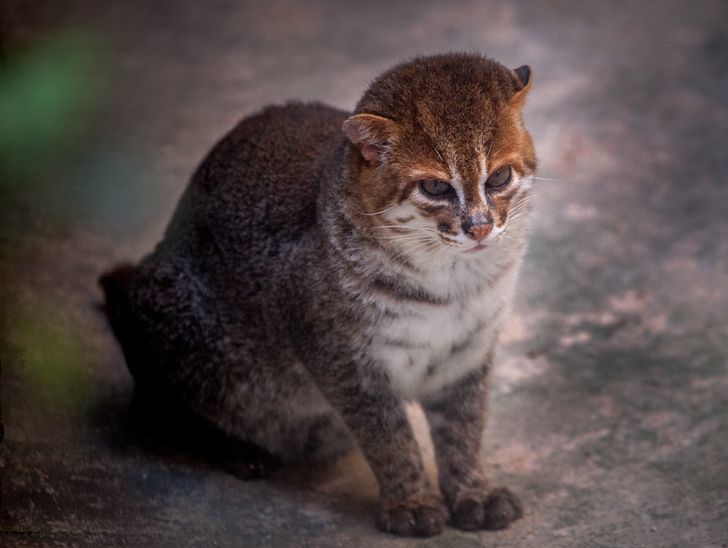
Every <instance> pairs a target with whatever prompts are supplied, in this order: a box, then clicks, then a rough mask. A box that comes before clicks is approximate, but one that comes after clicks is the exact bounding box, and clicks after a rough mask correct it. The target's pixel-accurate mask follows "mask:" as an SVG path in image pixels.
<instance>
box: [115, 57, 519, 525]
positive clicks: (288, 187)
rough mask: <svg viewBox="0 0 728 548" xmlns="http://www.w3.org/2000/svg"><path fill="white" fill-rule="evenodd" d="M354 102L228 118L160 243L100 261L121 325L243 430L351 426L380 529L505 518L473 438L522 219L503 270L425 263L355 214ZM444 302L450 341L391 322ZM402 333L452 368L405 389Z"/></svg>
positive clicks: (323, 441)
mask: <svg viewBox="0 0 728 548" xmlns="http://www.w3.org/2000/svg"><path fill="white" fill-rule="evenodd" d="M437 59H438V58H431V60H430V61H429V62H431V63H435V62H437ZM440 59H442V58H440ZM425 61H427V60H418V61H415V62H414V63H415V64H416V63H418V62H419V63H420V64H423V65H426V62H425ZM460 61H461V62H462V65H463V66H465V67H466V66H467V64H468V63H474V62H479V63H489V64H488V65H487V66H488V70H491V71H493V72H497V74H498V75H499V79H500V80H499V81H502V82H506V83H508V82H509V80H508V78H509V76H508V71H507V69H505V68H503V67H501V66H500V65H497V64H496V63H493V62H492V61H489V60H484V59H483V58H479V57H477V58H476V57H468V56H462V59H460ZM491 65H492V66H491ZM426 69H427V67H426V66H424V67H423V70H424V71H425V72H426V71H427V70H426ZM502 82H501V85H505V84H502ZM508 85H510V84H508ZM506 87H507V86H506ZM514 87H515V85H514ZM506 91H507V92H508V93H514V90H511V89H507V90H506ZM504 93H505V92H504ZM348 116H349V114H348V113H346V112H343V111H340V110H336V109H333V108H330V107H326V106H323V105H319V104H308V105H304V104H289V105H287V106H284V107H269V108H266V109H265V110H263V111H262V112H260V113H259V114H256V115H254V116H252V117H250V118H247V119H245V120H243V121H242V122H241V123H240V124H239V125H238V126H237V127H236V128H234V129H233V130H232V131H231V132H230V133H229V134H228V135H227V136H226V137H225V138H223V139H222V140H221V141H220V142H219V143H218V144H217V145H216V146H215V147H214V148H213V150H212V151H211V152H210V154H209V155H208V156H207V158H206V159H205V160H204V162H203V163H202V165H201V166H200V167H199V168H198V170H197V172H196V173H195V175H194V177H193V179H192V181H191V183H190V185H189V187H188V188H187V190H186V192H185V194H184V195H183V197H182V199H181V202H180V204H179V207H178V209H177V211H176V213H175V215H174V217H173V219H172V221H171V223H170V225H169V228H168V230H167V232H166V234H165V237H164V239H163V240H162V241H161V243H160V244H159V245H158V246H157V248H156V249H155V250H154V252H152V253H151V254H149V255H148V256H147V257H145V258H144V259H143V260H142V261H141V263H140V264H139V265H138V266H136V267H122V268H119V269H117V270H115V271H113V272H111V273H110V274H107V275H105V276H104V277H103V278H102V284H103V285H104V287H105V290H106V294H107V308H108V312H109V317H110V321H111V324H112V327H113V328H114V330H115V332H116V334H117V336H118V337H119V340H120V342H121V344H122V348H123V349H124V353H125V356H126V359H127V362H128V365H129V368H130V370H131V372H132V374H133V376H134V378H135V380H136V383H137V384H138V385H139V386H140V387H141V386H143V387H146V388H147V390H148V391H150V392H152V393H154V391H162V392H164V393H165V394H167V395H169V396H171V397H172V398H173V399H174V400H175V401H176V402H178V403H179V404H180V405H183V406H184V407H186V408H187V409H189V410H191V411H193V412H194V413H197V414H199V415H201V416H203V417H205V418H207V419H208V420H209V421H211V422H212V423H213V424H215V425H216V426H217V427H219V428H220V429H222V430H223V431H224V432H225V433H227V434H229V435H231V436H235V437H237V438H240V439H243V440H246V441H249V442H252V443H254V444H257V445H259V446H261V447H263V448H265V449H266V450H268V451H269V452H271V453H273V454H274V455H276V456H278V457H279V458H281V459H283V460H284V461H292V460H298V459H301V458H303V459H326V458H331V457H332V456H335V455H337V454H339V453H341V452H342V451H345V450H347V449H349V448H351V446H352V445H353V443H356V444H357V445H358V446H359V447H360V448H361V450H362V451H363V453H364V455H365V456H366V458H367V460H368V462H369V464H370V466H371V467H372V470H373V471H374V473H375V475H376V477H377V479H378V481H379V485H380V489H381V501H382V502H381V507H380V511H379V513H378V517H377V524H378V526H379V527H380V528H382V529H383V530H387V531H391V532H394V533H398V534H404V535H412V534H415V535H432V534H436V533H438V532H439V531H441V530H442V528H443V525H444V523H445V520H446V518H447V515H448V513H447V512H448V510H447V508H449V509H450V512H451V513H452V521H453V523H454V524H455V525H458V526H461V527H464V528H479V527H486V528H487V527H491V528H497V527H502V526H507V524H508V523H509V522H510V521H511V520H512V519H516V518H517V517H519V516H520V506H519V505H518V503H517V501H516V500H515V499H514V498H513V496H512V495H511V494H510V493H508V492H507V491H496V492H492V491H491V490H490V486H489V485H488V484H487V482H486V480H485V477H484V475H483V473H482V471H481V467H480V463H479V462H478V455H479V447H480V436H481V434H482V430H483V426H484V421H485V415H484V414H485V397H486V389H485V386H486V380H487V373H488V370H489V367H490V365H491V357H492V355H493V345H494V344H495V340H496V337H497V331H498V326H499V323H500V322H501V321H502V318H503V317H504V314H505V313H506V311H507V305H508V303H509V302H510V295H511V293H512V285H513V284H512V283H511V282H510V281H508V282H507V283H506V282H502V281H499V280H501V279H507V280H511V279H512V278H513V276H514V275H515V273H516V272H517V270H518V266H519V264H520V258H521V256H522V254H523V249H524V240H523V234H521V233H516V235H515V237H514V238H513V239H512V240H509V242H508V243H505V244H504V243H502V244H500V245H501V247H500V248H498V247H497V246H496V247H494V251H492V252H491V251H490V250H489V251H488V252H489V253H491V255H490V256H491V257H492V263H493V264H495V265H497V264H502V265H504V266H503V267H502V268H501V267H499V268H496V269H495V270H493V272H491V274H494V276H493V279H487V278H483V277H480V276H479V275H478V272H477V268H476V267H474V266H473V265H466V264H465V263H463V264H462V265H460V263H457V264H455V263H453V265H449V266H447V268H451V269H452V279H453V280H458V279H462V280H471V281H472V283H470V282H468V283H462V284H460V283H454V284H453V287H451V288H444V289H443V288H442V287H435V286H432V284H431V283H430V282H428V280H429V279H430V278H428V276H429V274H428V272H427V271H426V270H427V268H426V267H423V266H422V264H419V263H418V264H415V262H416V261H411V260H410V259H411V257H407V256H402V255H401V254H400V253H397V252H393V249H392V248H391V246H389V245H387V244H386V243H383V242H382V241H381V240H379V239H377V238H376V237H372V234H371V232H370V231H368V230H367V228H366V227H364V226H362V221H361V218H360V217H358V216H357V215H356V214H355V213H352V212H353V211H355V210H356V208H358V207H361V202H360V200H359V198H358V195H359V194H358V193H359V191H358V190H357V187H356V185H357V180H358V176H359V175H358V174H359V173H360V170H361V169H362V167H361V162H362V158H361V157H360V156H359V155H358V151H357V149H356V148H355V147H353V146H352V145H351V144H350V143H349V142H348V141H347V140H346V139H345V137H344V136H343V135H342V133H341V130H340V128H341V126H342V123H343V122H344V120H346V119H347V117H348ZM410 220H411V219H409V218H406V219H403V221H404V222H406V223H408V222H410ZM500 283H505V285H503V286H502V288H501V286H499V285H498V284H500ZM488 291H492V292H494V294H495V295H496V296H497V298H494V299H495V300H494V303H495V304H494V305H493V309H492V311H493V312H492V315H491V316H488V317H482V313H481V312H479V311H478V309H476V308H475V307H474V306H473V305H472V302H474V301H473V299H478V298H480V297H481V296H482V295H486V296H487V295H488V293H487V292H488ZM436 310H443V311H445V312H447V313H452V314H457V315H461V317H462V318H463V322H464V323H468V322H470V324H471V325H469V326H467V325H464V327H463V331H462V334H461V335H460V338H459V339H458V340H457V341H454V342H453V343H451V344H450V345H449V346H447V348H449V350H447V349H446V350H441V349H438V348H437V347H436V346H433V345H432V344H430V342H429V341H425V342H422V341H415V340H412V339H411V338H407V337H406V336H399V335H394V336H392V338H389V339H388V337H387V333H386V331H387V330H386V328H385V327H386V326H387V325H402V326H404V327H403V329H404V331H403V333H405V334H406V333H407V332H408V331H407V329H409V328H408V327H407V326H410V325H417V323H416V322H420V321H422V320H423V319H424V318H427V317H429V316H430V315H432V314H433V313H434V311H436ZM397 322H399V323H397ZM413 322H414V323H413ZM383 326H384V327H383ZM476 335H477V336H478V338H477V339H476V338H475V336H476ZM476 340H477V341H478V342H477V344H475V341H476ZM393 348H394V349H396V350H397V351H398V352H406V353H409V354H408V356H409V358H408V359H409V361H410V362H411V363H410V365H412V366H413V367H414V366H417V365H418V364H419V363H420V362H422V363H423V364H424V365H425V366H426V373H424V374H423V375H424V376H423V379H432V378H433V376H437V375H438V374H439V375H440V376H441V377H442V379H446V381H437V383H436V382H435V381H432V382H433V384H432V387H431V388H429V389H426V388H423V389H422V390H418V391H416V393H414V394H413V393H407V392H406V391H403V390H401V389H400V388H399V387H398V385H397V383H396V382H394V379H393V377H392V374H391V370H390V369H389V368H388V365H387V364H386V363H384V362H386V361H387V360H386V359H384V361H383V360H382V358H381V356H382V355H384V356H386V352H388V351H389V350H387V349H390V350H391V349H393ZM383 352H384V353H385V354H383ZM448 352H449V354H451V355H452V356H451V357H448V355H447V353H448ZM448 360H458V363H459V362H461V361H462V363H463V364H465V362H466V361H467V360H469V362H468V363H470V362H472V363H473V364H476V365H475V366H470V365H468V366H467V367H466V366H465V365H458V367H460V368H462V373H459V374H453V377H452V378H450V377H448V373H447V371H448V370H447V369H446V368H451V369H452V368H453V367H455V366H451V365H448V364H450V361H448ZM453 370H455V369H453ZM443 375H444V376H443ZM422 382H425V381H424V380H423V381H422ZM428 382H429V381H428ZM443 383H444V384H443ZM423 386H424V385H423ZM433 387H434V388H433ZM410 397H416V398H418V399H421V400H422V401H423V405H424V406H425V410H426V412H427V415H428V417H429V418H430V419H431V423H432V426H433V429H432V432H433V439H434V442H435V446H436V448H437V456H438V466H439V469H440V483H441V488H442V491H443V494H444V497H445V500H444V502H443V501H442V500H441V497H440V495H439V493H438V492H437V490H436V489H435V488H433V486H431V485H430V483H429V481H428V480H427V478H426V476H425V474H424V471H423V466H422V462H421V457H420V454H419V452H418V448H417V444H416V443H415V440H414V437H413V434H412V431H411V429H410V426H409V424H408V422H407V419H406V416H405V413H404V409H403V405H402V404H403V401H404V399H405V398H410ZM503 493H505V494H503ZM504 508H505V510H504ZM504 512H505V514H504Z"/></svg>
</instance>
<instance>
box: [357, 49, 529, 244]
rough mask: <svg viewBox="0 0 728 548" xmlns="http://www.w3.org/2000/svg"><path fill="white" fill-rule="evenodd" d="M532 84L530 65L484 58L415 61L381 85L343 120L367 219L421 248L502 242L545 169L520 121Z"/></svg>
mask: <svg viewBox="0 0 728 548" xmlns="http://www.w3.org/2000/svg"><path fill="white" fill-rule="evenodd" d="M530 86H531V71H530V69H529V67H527V66H522V67H519V68H517V69H515V70H510V69H508V68H506V67H504V66H503V65H501V64H499V63H496V62H495V61H493V60H491V59H488V58H487V57H483V56H481V55H475V54H447V55H438V56H433V57H421V58H416V59H414V60H413V61H410V62H407V63H404V64H401V65H398V66H395V67H394V68H392V69H391V70H389V71H388V72H386V73H384V74H383V75H382V76H380V77H379V78H378V79H377V80H375V81H374V83H373V84H372V85H371V86H370V88H369V89H368V90H367V91H366V92H365V94H364V96H363V97H362V99H361V101H360V102H359V104H358V105H357V107H356V110H355V113H354V115H353V116H351V117H350V118H348V119H347V120H346V121H345V122H344V124H343V131H344V134H345V135H346V137H347V138H348V139H349V141H350V142H351V163H350V171H351V173H352V174H353V177H352V180H353V183H354V187H355V188H354V189H353V190H354V194H355V196H357V197H358V202H359V204H358V208H359V210H360V213H361V215H362V217H361V222H363V223H365V224H366V225H368V226H367V229H371V231H372V233H373V234H375V235H376V237H381V235H382V234H383V233H385V232H391V233H392V234H388V235H387V237H388V238H389V239H390V240H391V241H392V242H399V243H400V244H401V245H404V246H405V247H407V248H409V250H410V251H412V252H414V251H415V250H416V249H419V250H421V251H423V252H427V253H432V252H434V251H435V250H439V249H440V248H442V247H443V246H444V247H447V248H448V249H449V250H452V251H455V252H458V253H460V252H469V253H476V252H477V251H479V250H481V249H484V248H486V247H488V246H490V245H493V244H495V243H496V242H497V241H499V240H500V239H501V237H502V236H505V231H506V227H507V226H509V220H510V221H511V224H514V223H515V220H516V219H517V218H518V217H519V216H521V215H522V214H523V209H524V208H522V207H521V206H523V205H524V204H525V201H526V200H527V198H528V188H529V186H530V182H531V177H532V175H533V173H534V170H535V168H536V158H535V154H534V150H533V144H532V142H531V138H530V136H529V135H528V133H527V131H526V130H525V128H524V126H523V122H522V117H521V109H522V107H523V104H524V101H525V98H526V94H527V93H528V90H529V89H530ZM377 229H381V230H377ZM400 236H401V237H400Z"/></svg>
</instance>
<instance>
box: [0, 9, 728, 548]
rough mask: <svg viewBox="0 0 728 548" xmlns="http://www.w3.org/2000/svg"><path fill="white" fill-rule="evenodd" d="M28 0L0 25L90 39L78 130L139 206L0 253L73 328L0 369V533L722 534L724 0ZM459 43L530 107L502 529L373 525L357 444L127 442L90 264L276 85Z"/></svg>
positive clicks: (171, 540) (118, 366) (498, 476)
mask: <svg viewBox="0 0 728 548" xmlns="http://www.w3.org/2000/svg"><path fill="white" fill-rule="evenodd" d="M35 4H36V5H35V6H34V7H33V8H29V7H27V6H26V5H24V4H23V3H22V2H19V1H17V0H13V1H11V2H9V3H8V4H6V7H5V8H4V10H5V13H4V16H5V23H4V26H5V30H6V32H9V33H10V34H11V35H13V36H16V37H20V38H23V39H25V38H27V37H28V36H33V35H34V34H39V33H42V32H43V31H44V29H48V28H54V27H56V26H58V25H61V24H63V25H70V26H72V27H73V28H80V29H90V30H91V31H93V32H95V33H96V34H97V36H98V38H99V40H100V42H101V43H103V45H104V47H105V48H106V49H105V51H106V59H107V63H106V64H105V67H104V69H105V76H106V78H107V79H108V81H107V86H106V91H107V96H106V98H105V99H104V101H103V104H102V108H101V110H100V112H99V115H98V116H99V119H98V123H97V124H96V127H95V128H94V130H93V140H91V141H89V143H88V144H87V145H85V146H86V147H87V149H88V150H89V151H93V153H94V154H99V155H101V156H102V157H104V158H106V159H110V160H109V161H111V162H112V163H114V165H117V166H118V165H121V166H122V167H123V168H124V169H125V170H126V171H125V172H126V173H134V174H136V175H138V177H134V178H131V177H130V178H128V179H125V178H121V179H120V180H119V182H118V184H119V185H122V186H123V185H128V186H129V189H131V190H130V192H131V193H132V195H133V194H134V193H139V194H140V195H141V193H142V192H143V193H144V199H141V198H139V197H137V198H136V200H137V201H136V202H132V203H133V204H136V206H135V207H134V208H133V209H134V214H135V217H134V220H133V221H127V222H123V221H122V222H119V219H118V218H115V217H114V216H113V215H106V214H105V213H103V212H100V213H99V214H98V215H97V216H91V217H88V218H84V219H83V220H81V221H78V222H75V223H71V224H70V225H69V226H67V227H66V229H65V230H63V231H61V232H59V231H44V230H42V229H39V230H36V231H34V232H33V234H32V235H27V236H26V237H25V239H24V240H23V241H21V242H19V244H18V248H17V253H16V255H15V256H14V258H13V261H5V262H4V263H3V264H2V269H3V274H4V275H5V276H6V279H8V280H9V281H8V282H7V285H6V288H5V289H6V290H7V291H8V292H9V293H10V294H12V295H13V296H14V297H15V298H16V299H17V300H18V302H19V303H20V305H21V308H22V307H26V308H28V309H32V308H35V307H39V306H40V307H42V306H48V303H53V311H52V317H54V318H56V320H58V321H61V322H62V323H63V324H64V325H72V326H75V327H76V328H78V329H81V330H82V333H83V336H82V337H81V338H80V341H81V343H80V344H81V345H82V351H83V356H84V360H83V362H82V365H78V364H76V365H75V367H70V368H66V369H60V370H58V371H56V372H55V373H54V374H55V375H57V376H58V377H57V378H55V377H54V378H52V379H50V381H49V382H46V383H44V384H38V383H36V382H34V380H33V377H32V375H29V374H28V371H27V369H28V365H27V364H28V363H30V362H31V361H32V359H31V358H32V356H30V357H29V355H30V354H32V349H23V348H17V349H16V351H14V352H10V353H8V354H7V355H5V356H4V357H3V358H4V359H3V366H4V367H3V379H2V381H3V385H2V405H3V419H4V422H5V429H6V436H5V441H4V442H3V443H2V445H0V472H1V474H2V487H3V493H2V494H3V497H2V498H3V500H2V508H1V509H0V544H2V545H38V544H45V545H48V544H50V545H66V544H67V545H120V546H123V545H130V546H135V545H141V544H146V545H148V546H163V545H169V546H177V545H199V546H210V545H223V546H228V545H235V546H254V545H261V546H347V547H352V548H353V547H357V546H362V547H369V546H404V545H409V544H415V545H422V546H425V545H427V546H491V545H492V546H496V545H497V546H533V547H550V546H554V547H561V546H686V547H715V546H726V545H727V543H728V396H727V395H728V312H727V311H728V184H727V183H728V181H727V180H726V173H728V156H727V155H726V153H725V150H726V143H728V112H727V111H726V106H725V104H726V98H728V30H727V29H728V25H727V23H728V4H726V2H724V1H722V0H716V1H712V2H711V1H694V2H689V3H687V2H678V1H665V2H659V3H657V2H654V3H650V2H599V3H596V2H589V3H586V2H567V1H561V0H551V1H549V2H533V3H529V2H525V1H522V0H519V1H514V2H509V3H495V2H479V1H475V0H472V1H461V2H449V3H444V2H441V1H440V2H434V1H427V2H379V1H378V0H372V1H370V2H367V3H366V4H359V5H358V7H354V4H349V3H346V2H335V1H331V2H324V1H313V2H306V3H305V4H304V3H303V2H301V3H296V2H293V1H290V0H289V1H287V0H269V1H268V2H265V3H263V4H258V5H256V4H255V3H252V2H251V3H250V4H247V3H243V2H239V3H236V4H226V3H221V2H198V3H193V2H164V1H162V2H148V3H147V4H148V5H144V4H145V3H144V2H141V1H140V0H134V1H131V2H116V3H98V2H90V1H88V2H85V3H84V2H81V3H79V2H40V3H35ZM66 4H67V5H66ZM107 4H108V5H107ZM101 6H103V7H101ZM460 49H467V50H478V51H483V52H486V53H488V54H490V55H491V56H493V57H495V58H497V59H499V60H501V61H503V62H504V63H506V64H509V65H511V66H514V67H515V66H518V65H520V64H523V63H528V64H530V65H531V67H532V68H533V71H534V74H535V81H534V86H533V90H532V92H531V96H530V99H529V104H528V109H527V116H526V118H527V125H528V126H529V128H530V129H531V132H532V134H533V137H534V140H535V142H536V146H537V150H538V153H539V158H540V174H539V175H540V176H541V177H543V178H544V179H543V180H540V181H539V182H538V183H539V184H538V189H537V199H536V201H537V206H536V222H535V229H534V231H533V238H532V245H531V248H530V251H529V254H528V257H527V261H526V265H525V268H524V271H523V275H522V283H521V292H520V297H519V300H518V303H517V306H516V311H515V314H514V316H513V319H512V321H511V322H510V324H509V325H508V328H507V329H506V334H505V340H504V345H503V348H502V350H501V352H500V355H499V359H498V364H497V368H496V380H495V383H494V387H493V398H492V403H491V408H492V419H491V422H490V424H489V426H488V430H487V438H486V439H487V442H486V446H485V448H484V459H486V462H487V463H488V467H489V469H490V470H491V471H492V475H493V477H494V478H495V480H496V482H497V483H499V484H500V483H502V484H507V485H509V486H511V487H512V488H513V489H514V490H516V491H517V492H519V493H520V494H521V495H522V499H523V501H524V504H525V507H526V516H525V518H524V519H523V520H521V521H519V522H517V523H516V524H515V525H514V526H513V527H512V528H511V529H509V530H507V531H502V532H497V533H463V532H458V531H455V530H448V531H447V532H446V533H445V534H444V535H442V536H440V537H437V538H434V539H431V540H427V541H422V540H416V541H413V540H401V539H396V538H393V537H389V536H385V535H382V534H380V533H378V532H376V531H375V530H374V528H373V519H372V512H373V507H374V506H373V505H374V500H375V494H376V488H375V485H374V483H373V481H372V477H371V474H370V472H369V471H368V470H367V468H366V466H365V465H364V464H363V461H362V460H361V458H360V457H359V456H357V455H352V456H350V457H347V458H346V459H344V460H343V461H341V462H339V463H337V464H336V465H334V466H332V467H331V468H327V469H321V470H293V471H288V472H285V473H282V474H280V475H279V476H277V477H275V478H274V479H273V480H270V481H262V482H242V481H240V480H237V479H235V478H234V477H232V476H229V475H227V474H225V473H223V472H222V471H220V470H217V469H216V468H214V467H213V466H212V465H210V464H209V463H208V462H207V461H206V459H205V458H204V456H202V455H200V454H195V453H194V452H189V451H188V452H181V451H178V450H177V449H175V447H174V446H173V445H170V444H168V443H166V442H163V441H160V439H158V438H157V437H155V436H153V435H150V434H148V433H146V431H145V429H143V428H141V426H140V421H139V419H138V418H137V417H135V416H134V414H133V412H132V410H130V407H129V402H130V398H131V393H132V383H131V379H130V377H129V375H128V374H127V372H126V370H125V366H124V363H123V360H122V357H121V354H120V352H119V350H118V348H117V346H116V345H115V343H114V340H113V339H112V337H111V335H110V333H109V331H108V329H107V327H106V325H105V323H104V321H103V318H102V316H101V315H100V314H99V312H98V311H97V310H96V309H95V304H97V303H98V302H99V293H98V291H97V289H96V286H95V279H96V277H97V275H98V273H99V271H100V270H101V269H103V268H104V267H106V266H108V265H110V264H112V263H114V262H115V261H117V260H119V259H124V258H130V259H136V258H138V257H139V256H140V255H141V254H143V253H144V252H145V251H147V250H148V249H150V247H151V246H152V245H153V244H154V242H155V241H156V240H157V239H158V238H159V236H160V234H161V231H162V230H163V227H164V225H165V223H166V220H167V219H168V217H169V215H170V213H171V211H172V209H173V207H174V205H175V201H176V199H177V197H178V195H179V194H180V192H181V190H182V188H183V187H184V185H185V182H186V179H187V177H188V176H189V174H190V173H191V171H192V170H193V169H194V167H195V165H196V163H197V162H198V161H199V160H200V159H201V157H202V156H203V154H204V153H205V152H206V150H207V149H208V148H209V147H210V146H211V144H212V143H213V142H214V141H215V140H216V139H217V138H218V137H220V136H221V135H222V133H223V132H225V131H226V130H227V129H228V128H229V127H231V125H232V124H233V123H234V122H235V121H236V120H237V119H239V118H240V117H241V116H243V115H245V114H247V113H249V112H251V111H253V110H255V109H257V108H259V107H260V106H262V105H264V104H266V103H271V102H281V101H285V100H288V99H319V100H322V101H325V102H328V103H331V104H334V105H337V106H340V107H344V108H351V107H352V106H353V104H354V103H355V101H356V99H357V97H358V95H359V94H360V93H361V92H362V91H363V90H364V88H365V87H366V85H367V83H368V82H369V81H370V80H371V79H372V78H373V77H374V76H375V75H377V74H378V73H379V72H381V71H382V70H383V69H385V68H386V67H387V66H389V65H390V64H392V63H394V62H396V61H399V60H401V59H403V58H407V57H409V56H412V55H414V54H417V53H429V52H438V51H446V50H460ZM139 181H144V183H143V184H141V183H140V182H139ZM134 185H136V186H134ZM10 320H11V321H10V324H9V331H10V334H11V336H12V335H13V333H14V330H19V329H20V327H18V325H20V322H19V321H18V322H15V321H14V318H11V319H10ZM72 374H73V375H76V376H71V375H72ZM79 379H80V380H79ZM64 383H65V384H64ZM59 385H60V386H62V387H63V391H64V392H63V395H64V397H57V396H58V394H57V392H54V388H53V387H54V386H55V387H56V388H57V387H58V386H59ZM412 417H413V420H414V422H415V424H416V425H417V428H418V430H419V431H420V433H421V434H423V435H422V436H421V437H422V439H423V445H424V448H425V451H426V452H427V454H428V459H429V462H431V455H430V453H429V451H430V450H429V446H428V445H427V440H426V436H425V435H424V433H425V431H424V429H423V425H422V420H421V415H420V414H419V411H418V410H417V409H412Z"/></svg>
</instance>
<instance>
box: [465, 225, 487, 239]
mask: <svg viewBox="0 0 728 548" xmlns="http://www.w3.org/2000/svg"><path fill="white" fill-rule="evenodd" d="M491 230H493V225H492V224H491V225H473V226H471V227H470V228H468V236H470V237H471V238H472V239H473V240H475V241H476V242H479V241H480V240H482V239H483V238H485V237H486V236H487V235H488V234H490V231H491Z"/></svg>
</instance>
